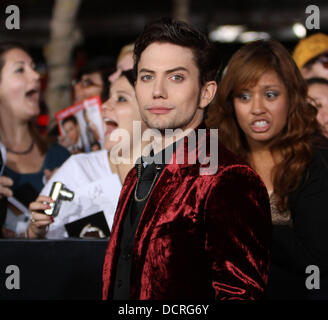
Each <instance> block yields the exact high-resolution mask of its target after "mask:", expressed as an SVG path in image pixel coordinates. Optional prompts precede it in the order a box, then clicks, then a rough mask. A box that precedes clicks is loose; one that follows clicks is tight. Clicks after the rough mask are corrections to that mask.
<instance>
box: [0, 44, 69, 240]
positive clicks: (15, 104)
mask: <svg viewBox="0 0 328 320" xmlns="http://www.w3.org/2000/svg"><path fill="white" fill-rule="evenodd" d="M39 98H40V75H39V73H38V72H37V71H36V70H35V64H34V61H33V59H32V57H31V56H30V54H29V53H28V52H27V50H26V49H25V48H24V47H23V46H22V45H20V44H17V43H9V42H8V43H1V44H0V137H1V142H2V143H3V145H4V146H5V148H6V153H7V161H6V167H5V169H4V175H5V176H7V177H9V178H10V179H11V180H10V179H9V182H8V181H6V183H5V187H8V186H10V188H11V190H12V192H13V195H14V197H15V198H16V199H18V200H19V201H20V202H21V203H22V204H23V205H25V207H28V205H29V203H30V202H31V201H33V200H34V199H35V198H36V196H37V195H38V193H39V192H40V191H41V189H42V187H43V185H44V182H45V180H46V178H47V177H48V176H49V174H50V172H51V171H53V170H54V169H55V168H57V167H59V166H60V165H61V164H62V163H63V162H64V161H65V160H66V159H67V158H68V157H69V155H70V154H69V152H68V151H67V150H66V149H65V148H63V147H61V146H59V145H52V146H50V145H49V144H48V143H47V141H46V140H45V139H43V138H41V137H40V135H39V134H38V131H37V130H36V127H35V125H34V123H35V122H34V120H35V118H36V117H37V115H38V114H39V112H40V106H39ZM1 181H2V182H4V181H3V180H1ZM0 183H1V182H0ZM7 194H8V195H11V193H10V192H9V193H7ZM8 208H9V211H8V213H9V214H7V221H6V222H5V230H2V231H3V234H4V236H8V237H15V236H18V235H19V234H22V232H24V227H25V228H26V227H27V223H28V217H26V216H25V215H24V214H21V212H16V211H17V210H16V209H15V208H12V210H11V209H10V206H8Z"/></svg>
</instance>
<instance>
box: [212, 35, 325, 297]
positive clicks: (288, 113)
mask: <svg viewBox="0 0 328 320" xmlns="http://www.w3.org/2000/svg"><path fill="white" fill-rule="evenodd" d="M207 124H208V126H210V127H212V128H219V138H220V140H221V142H222V143H223V144H224V145H225V146H226V147H227V148H228V149H230V150H231V151H233V152H234V153H236V154H237V155H239V156H240V157H241V158H243V159H244V160H245V161H246V162H248V163H249V164H250V165H251V166H252V167H253V168H254V169H255V171H257V173H258V174H259V175H260V176H261V178H262V180H263V182H264V183H265V185H266V187H267V190H268V193H269V195H270V202H271V213H272V223H273V237H272V255H271V259H272V260H271V262H272V268H271V280H270V281H269V284H270V285H269V294H268V295H269V297H271V298H284V297H285V298H295V297H297V294H298V297H302V298H304V297H305V296H304V295H301V294H302V293H305V292H306V288H305V284H304V283H305V277H304V274H305V271H306V267H307V266H308V265H317V266H319V268H320V270H321V272H322V273H324V272H325V271H328V246H327V245H326V243H328V233H327V231H326V229H327V227H328V214H327V209H326V207H327V199H328V149H327V142H326V140H325V138H324V137H323V136H322V134H321V129H320V127H319V124H318V123H317V121H316V109H315V108H314V106H312V105H311V104H310V103H309V102H308V99H307V85H306V83H305V81H304V80H303V78H302V76H301V74H300V72H299V70H298V68H297V66H296V65H295V63H294V61H293V59H292V58H291V56H290V54H289V53H288V51H287V50H286V49H285V48H284V47H283V46H282V45H281V44H279V43H278V42H275V41H268V42H265V41H256V42H252V43H249V44H246V45H245V46H243V47H241V48H240V49H239V50H238V51H237V52H236V53H235V54H234V55H233V56H232V58H231V59H230V61H229V63H228V66H227V68H226V70H225V72H224V74H223V76H222V79H221V81H220V83H219V89H218V94H217V98H216V101H215V103H214V104H213V105H212V106H211V107H210V110H209V114H208V120H207ZM278 273H279V276H277V275H278ZM293 281H294V284H291V283H293ZM295 284H296V286H295ZM297 285H298V287H297ZM295 290H298V291H295ZM296 292H297V294H296Z"/></svg>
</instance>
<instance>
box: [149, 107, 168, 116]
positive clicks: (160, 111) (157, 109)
mask: <svg viewBox="0 0 328 320" xmlns="http://www.w3.org/2000/svg"><path fill="white" fill-rule="evenodd" d="M171 110H172V108H167V107H161V106H158V107H157V106H154V107H151V108H149V109H148V111H149V112H151V113H154V114H166V113H169V112H170V111H171Z"/></svg>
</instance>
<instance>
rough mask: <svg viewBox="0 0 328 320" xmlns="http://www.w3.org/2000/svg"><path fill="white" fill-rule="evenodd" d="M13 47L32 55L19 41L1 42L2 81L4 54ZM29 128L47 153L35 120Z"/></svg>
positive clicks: (0, 74)
mask: <svg viewBox="0 0 328 320" xmlns="http://www.w3.org/2000/svg"><path fill="white" fill-rule="evenodd" d="M13 49H20V50H22V51H24V52H26V53H27V54H28V55H29V56H31V53H30V51H29V50H28V49H27V48H26V47H25V46H24V45H23V44H21V43H19V42H13V41H10V42H9V41H8V42H1V43H0V82H1V80H2V68H3V66H4V65H5V60H4V57H3V56H4V54H5V53H7V52H8V51H10V50H13ZM28 128H29V131H30V133H31V136H32V138H33V139H34V140H35V141H36V144H37V146H38V148H39V150H40V152H41V154H45V153H46V152H47V150H48V143H47V142H46V141H45V139H44V138H42V137H41V136H40V133H39V132H38V130H37V127H36V124H35V123H34V121H33V120H30V121H29V122H28Z"/></svg>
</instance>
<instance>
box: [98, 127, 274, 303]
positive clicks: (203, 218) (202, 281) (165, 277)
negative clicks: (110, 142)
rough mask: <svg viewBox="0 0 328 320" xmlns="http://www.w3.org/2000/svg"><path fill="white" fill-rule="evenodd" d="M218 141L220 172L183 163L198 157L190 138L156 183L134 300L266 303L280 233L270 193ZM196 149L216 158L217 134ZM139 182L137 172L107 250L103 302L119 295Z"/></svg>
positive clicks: (143, 222) (137, 246) (142, 227)
mask: <svg viewBox="0 0 328 320" xmlns="http://www.w3.org/2000/svg"><path fill="white" fill-rule="evenodd" d="M212 142H213V140H212ZM216 143H217V145H216V146H218V158H217V159H216V161H217V162H216V165H217V166H216V169H217V171H216V173H214V174H210V175H200V168H204V167H206V165H205V164H202V163H201V162H202V161H195V163H190V164H188V163H186V162H187V161H185V163H184V164H177V163H178V162H179V161H177V154H178V152H180V151H182V152H183V153H184V155H185V159H188V154H189V153H190V152H194V151H195V150H193V149H192V148H190V146H188V139H187V137H185V138H184V142H183V143H181V144H180V145H179V146H178V147H177V150H176V152H174V153H173V157H172V161H171V163H170V164H167V165H166V166H165V169H164V170H163V172H162V173H161V176H160V177H159V179H158V181H157V182H156V184H155V186H154V188H153V190H152V193H151V194H150V196H149V199H148V202H147V204H146V206H145V209H144V211H143V213H142V215H141V218H140V221H139V225H138V228H137V231H136V235H135V239H134V247H133V254H132V265H131V282H130V299H132V300H139V299H140V300H148V299H152V300H166V299H222V300H225V299H260V298H262V297H264V292H265V289H266V284H267V277H268V269H269V260H270V258H269V257H270V250H269V248H270V240H271V232H272V230H271V215H270V204H269V198H268V194H267V191H266V188H265V186H264V184H263V182H262V181H261V180H260V178H259V176H258V175H257V174H256V173H255V172H254V171H253V170H252V169H251V168H250V167H248V166H247V165H246V164H245V163H243V162H242V161H241V160H239V159H238V158H237V157H236V156H235V155H233V154H232V153H231V152H229V151H228V150H226V149H225V148H224V147H223V146H222V145H219V143H218V142H217V141H216ZM181 148H182V149H181ZM195 148H196V149H197V151H198V153H197V154H198V155H200V154H202V152H204V151H206V154H207V155H209V151H210V134H209V130H207V131H206V133H205V134H204V135H202V136H201V137H199V139H198V140H197V143H196V145H195ZM204 148H205V149H204ZM198 159H199V158H198ZM136 181H137V177H136V171H135V169H134V168H133V169H132V170H131V171H130V172H129V174H128V176H127V178H126V180H125V182H124V185H123V188H122V191H121V195H120V199H119V203H118V207H117V211H116V214H115V217H114V224H113V228H112V234H111V237H110V240H109V245H108V248H107V251H106V256H105V263H104V268H103V299H107V298H108V296H109V297H111V291H112V286H113V284H114V281H113V280H114V279H113V278H114V270H115V267H116V264H117V257H118V249H119V239H120V235H121V232H122V228H123V224H124V219H125V216H126V213H127V205H128V203H129V199H130V197H132V196H133V191H134V188H135V185H136Z"/></svg>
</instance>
